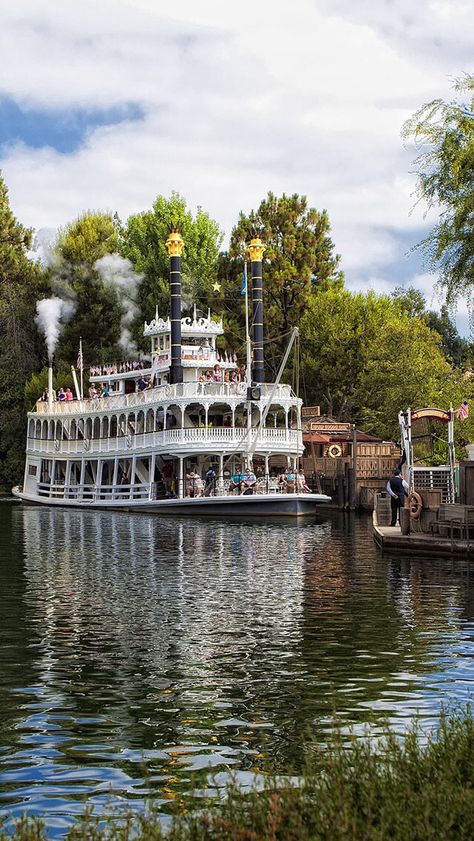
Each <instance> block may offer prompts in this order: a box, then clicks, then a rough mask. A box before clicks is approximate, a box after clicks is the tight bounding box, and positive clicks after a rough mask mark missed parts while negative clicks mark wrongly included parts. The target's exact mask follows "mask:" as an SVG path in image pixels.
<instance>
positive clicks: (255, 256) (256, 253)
mask: <svg viewBox="0 0 474 841" xmlns="http://www.w3.org/2000/svg"><path fill="white" fill-rule="evenodd" d="M264 251H265V246H264V244H263V242H262V240H261V239H260V237H254V238H253V239H251V240H250V243H249V247H248V252H249V256H250V259H251V260H252V262H254V261H258V260H261V259H262V257H263V252H264Z"/></svg>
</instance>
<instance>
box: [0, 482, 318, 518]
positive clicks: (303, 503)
mask: <svg viewBox="0 0 474 841" xmlns="http://www.w3.org/2000/svg"><path fill="white" fill-rule="evenodd" d="M13 494H14V496H16V497H18V499H20V500H21V501H22V502H24V503H26V504H29V505H47V506H48V507H56V508H75V509H78V508H82V509H86V510H87V511H91V510H92V509H97V510H108V511H127V512H131V511H136V512H142V513H147V514H151V513H156V514H167V513H169V514H182V515H185V516H214V515H218V516H222V515H224V516H229V517H234V516H237V517H303V516H311V515H314V513H315V511H316V509H317V508H318V507H319V506H320V505H325V504H327V503H329V502H331V497H329V496H326V495H325V494H284V493H279V494H255V495H252V496H245V495H243V496H211V497H199V498H196V499H192V498H190V497H185V498H183V499H157V500H149V499H147V500H123V499H117V500H110V501H108V502H104V501H92V500H86V501H84V502H78V501H77V500H66V499H50V498H46V497H39V496H35V495H30V494H25V493H23V492H22V491H20V489H19V488H13Z"/></svg>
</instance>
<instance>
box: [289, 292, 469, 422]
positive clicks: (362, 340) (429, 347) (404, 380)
mask: <svg viewBox="0 0 474 841" xmlns="http://www.w3.org/2000/svg"><path fill="white" fill-rule="evenodd" d="M301 348H302V366H301V367H302V371H303V377H304V379H303V382H302V385H303V397H304V399H305V402H313V401H314V402H316V403H320V404H321V406H322V410H323V411H324V412H325V413H328V414H330V415H334V416H336V417H338V418H340V419H341V420H351V421H353V422H355V423H357V424H360V425H361V426H362V427H363V428H365V429H367V431H371V432H373V433H375V434H377V435H380V436H381V437H383V438H394V437H396V436H397V434H398V433H397V417H398V412H399V410H400V409H401V408H403V407H404V406H419V405H429V404H431V403H433V402H434V403H435V404H436V403H439V402H440V403H441V405H449V402H450V400H453V401H456V400H458V401H459V400H461V399H463V398H462V394H463V393H464V392H463V385H462V379H461V375H460V374H459V375H455V374H454V372H453V369H452V367H451V365H450V364H449V363H448V362H447V361H446V359H445V357H444V355H443V353H442V349H441V339H440V336H439V335H438V334H437V333H436V332H434V331H433V330H430V328H429V327H428V325H427V324H426V322H425V321H424V319H422V318H419V317H417V316H413V315H410V314H409V313H407V312H406V311H405V310H404V309H403V307H401V306H400V304H399V303H398V301H397V300H394V299H392V298H390V297H388V296H385V295H376V294H375V293H374V292H369V293H367V294H364V293H351V292H349V291H347V290H344V289H338V288H333V289H327V290H323V291H321V292H318V293H317V294H316V295H313V296H312V297H311V300H310V303H309V306H308V308H307V311H306V313H305V316H304V318H303V320H302V323H301Z"/></svg>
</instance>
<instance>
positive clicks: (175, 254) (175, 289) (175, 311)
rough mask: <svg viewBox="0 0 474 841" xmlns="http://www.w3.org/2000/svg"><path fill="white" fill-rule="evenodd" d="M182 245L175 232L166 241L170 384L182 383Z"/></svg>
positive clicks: (179, 237) (179, 236)
mask: <svg viewBox="0 0 474 841" xmlns="http://www.w3.org/2000/svg"><path fill="white" fill-rule="evenodd" d="M183 245H184V243H183V240H182V238H181V235H180V234H179V233H178V232H177V231H172V232H171V233H170V235H169V237H168V239H167V240H166V248H167V250H168V254H169V257H170V322H171V366H170V383H171V384H174V383H182V382H183V366H182V364H181V254H182V251H183Z"/></svg>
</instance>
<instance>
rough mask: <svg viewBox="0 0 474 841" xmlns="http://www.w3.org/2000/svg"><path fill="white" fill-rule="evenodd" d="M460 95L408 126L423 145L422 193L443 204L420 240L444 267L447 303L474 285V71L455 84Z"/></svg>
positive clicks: (408, 134) (435, 264) (431, 105)
mask: <svg viewBox="0 0 474 841" xmlns="http://www.w3.org/2000/svg"><path fill="white" fill-rule="evenodd" d="M454 88H455V91H456V93H457V95H458V98H456V99H453V100H451V101H450V102H445V101H443V100H442V99H435V100H433V101H432V102H428V103H426V104H425V105H423V106H422V108H420V109H419V111H417V112H416V114H414V115H413V117H411V118H410V119H409V120H408V121H407V122H406V123H405V125H404V127H403V136H404V137H405V138H413V139H414V141H415V143H416V146H417V147H418V149H419V152H420V153H419V155H418V157H417V158H416V160H415V167H416V172H417V175H418V192H419V195H420V198H421V199H422V200H424V201H426V202H427V203H428V206H429V207H431V206H434V205H436V206H439V210H440V217H439V222H438V223H437V224H436V225H435V226H434V228H433V230H432V231H431V233H430V234H429V235H428V237H427V238H426V239H425V240H423V242H422V243H421V246H422V248H423V249H424V251H425V253H426V254H427V256H428V259H429V263H430V267H431V268H432V269H433V270H435V271H438V270H439V272H440V283H441V285H442V287H443V288H444V290H445V291H446V296H447V303H448V305H450V304H453V303H454V302H455V301H456V299H457V298H458V297H459V296H460V295H462V294H467V295H468V297H471V296H472V292H473V286H474V76H472V75H466V76H464V77H463V78H462V79H458V80H457V81H456V83H455V85H454Z"/></svg>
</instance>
